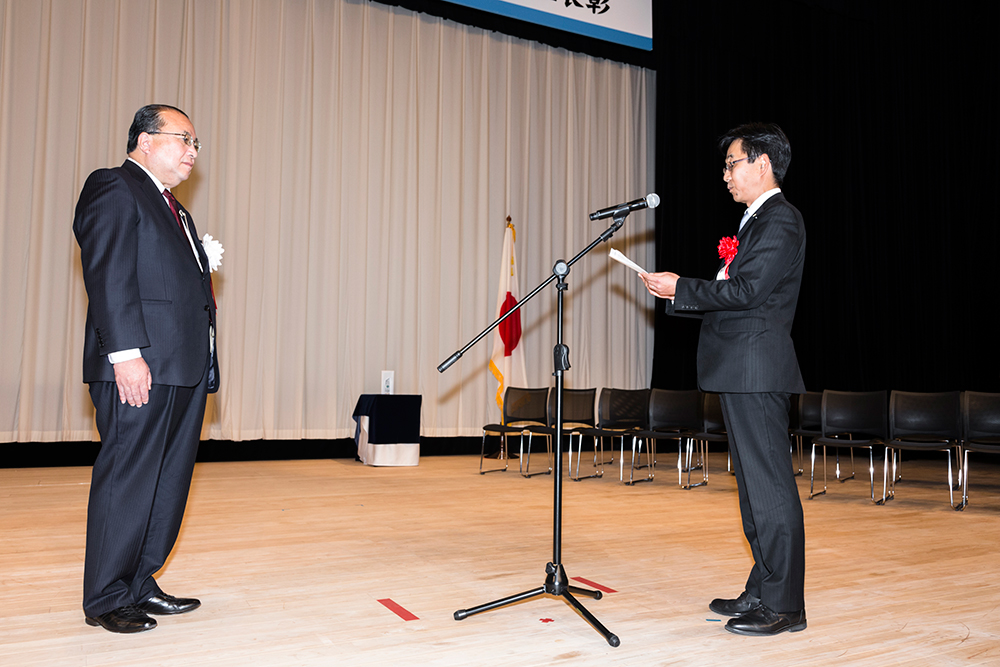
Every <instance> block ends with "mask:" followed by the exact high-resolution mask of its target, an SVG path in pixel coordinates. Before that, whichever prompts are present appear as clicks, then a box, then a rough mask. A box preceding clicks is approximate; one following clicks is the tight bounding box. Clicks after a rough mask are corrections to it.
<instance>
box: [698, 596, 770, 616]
mask: <svg viewBox="0 0 1000 667" xmlns="http://www.w3.org/2000/svg"><path fill="white" fill-rule="evenodd" d="M759 604H760V598H755V597H754V596H752V595H750V594H749V593H747V592H746V591H743V592H742V593H740V596H739V597H738V598H736V599H735V600H726V599H723V598H716V599H714V600H712V601H711V602H709V603H708V608H709V609H711V610H712V611H714V612H715V613H716V614H722V615H723V616H742V615H743V614H745V613H747V612H749V611H752V610H753V608H754V607H756V606H757V605H759Z"/></svg>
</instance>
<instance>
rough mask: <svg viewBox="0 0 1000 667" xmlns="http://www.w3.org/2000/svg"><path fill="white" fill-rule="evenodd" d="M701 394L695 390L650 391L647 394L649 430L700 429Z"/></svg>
mask: <svg viewBox="0 0 1000 667" xmlns="http://www.w3.org/2000/svg"><path fill="white" fill-rule="evenodd" d="M700 410H701V392H700V391H698V390H697V389H681V390H672V389H652V390H650V392H649V428H650V429H653V430H655V429H678V430H682V431H683V430H688V429H700V428H701V419H700V416H699V415H700Z"/></svg>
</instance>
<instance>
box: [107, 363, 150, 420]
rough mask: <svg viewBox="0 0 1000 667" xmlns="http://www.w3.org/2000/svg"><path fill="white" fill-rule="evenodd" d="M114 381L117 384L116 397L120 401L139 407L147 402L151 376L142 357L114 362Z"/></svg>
mask: <svg viewBox="0 0 1000 667" xmlns="http://www.w3.org/2000/svg"><path fill="white" fill-rule="evenodd" d="M115 382H116V383H117V384H118V398H120V399H121V401H122V403H128V404H129V405H131V406H132V407H134V408H141V407H142V406H143V405H145V404H146V403H149V389H150V388H151V387H152V386H153V376H152V375H150V373H149V366H147V365H146V361H145V360H144V359H143V358H142V357H139V358H138V359H129V360H128V361H122V362H119V363H117V364H115Z"/></svg>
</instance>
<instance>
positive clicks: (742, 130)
mask: <svg viewBox="0 0 1000 667" xmlns="http://www.w3.org/2000/svg"><path fill="white" fill-rule="evenodd" d="M737 139H739V140H741V141H742V142H743V143H742V146H743V150H744V151H745V152H746V154H747V157H748V158H749V159H748V160H747V162H754V161H756V160H757V158H759V157H760V156H761V155H763V154H764V153H767V156H768V157H769V158H771V173H773V174H774V180H775V181H777V182H778V185H779V186H780V185H781V182H782V181H783V180H785V172H786V171H788V163H789V162H791V161H792V146H791V144H789V143H788V137H786V136H785V133H784V132H782V131H781V128H780V127H778V126H777V125H775V124H774V123H746V124H744V125H740V126H739V127H734V128H733V129H731V130H729V132H726V133H725V134H724V135H722V136H721V137H719V150H720V151H722V154H723V155H726V154H727V152H728V149H729V145H730V144H732V143H733V142H734V141H736V140H737Z"/></svg>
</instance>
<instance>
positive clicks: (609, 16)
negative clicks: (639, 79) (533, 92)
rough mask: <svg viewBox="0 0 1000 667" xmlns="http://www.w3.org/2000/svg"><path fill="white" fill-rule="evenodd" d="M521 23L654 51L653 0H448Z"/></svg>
mask: <svg viewBox="0 0 1000 667" xmlns="http://www.w3.org/2000/svg"><path fill="white" fill-rule="evenodd" d="M447 1H448V2H452V3H454V4H457V5H465V6H466V7H472V8H473V9H481V10H483V11H485V12H492V13H494V14H500V15H502V16H508V17H510V18H514V19H520V20H521V21H529V22H531V23H538V24H540V25H545V26H549V27H552V28H558V29H559V30H565V31H567V32H574V33H577V34H580V35H585V36H587V37H594V38H596V39H603V40H606V41H609V42H615V43H617V44H621V45H623V46H631V47H634V48H637V49H644V50H646V51H652V50H653V0H447Z"/></svg>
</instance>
